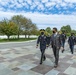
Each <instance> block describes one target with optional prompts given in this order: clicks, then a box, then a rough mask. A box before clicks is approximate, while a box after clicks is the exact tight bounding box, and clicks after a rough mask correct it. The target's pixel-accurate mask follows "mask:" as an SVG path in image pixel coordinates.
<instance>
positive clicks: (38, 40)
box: [36, 36, 40, 46]
mask: <svg viewBox="0 0 76 75" xmlns="http://www.w3.org/2000/svg"><path fill="white" fill-rule="evenodd" d="M39 42H40V36H39V37H38V39H37V45H36V46H38V45H39Z"/></svg>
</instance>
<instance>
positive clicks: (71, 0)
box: [64, 0, 76, 3]
mask: <svg viewBox="0 0 76 75" xmlns="http://www.w3.org/2000/svg"><path fill="white" fill-rule="evenodd" d="M64 1H65V2H70V3H76V0H64Z"/></svg>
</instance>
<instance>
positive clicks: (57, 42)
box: [51, 28, 63, 68]
mask: <svg viewBox="0 0 76 75" xmlns="http://www.w3.org/2000/svg"><path fill="white" fill-rule="evenodd" d="M51 45H52V49H53V53H54V57H55V65H54V67H55V68H56V67H57V66H58V60H59V50H60V48H62V49H63V45H62V40H61V36H60V34H59V33H58V32H57V28H53V34H52V36H51Z"/></svg>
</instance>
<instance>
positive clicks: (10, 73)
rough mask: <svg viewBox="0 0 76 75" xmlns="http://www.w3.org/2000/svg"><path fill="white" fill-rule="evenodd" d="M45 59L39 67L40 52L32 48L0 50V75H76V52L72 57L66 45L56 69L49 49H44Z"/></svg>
mask: <svg viewBox="0 0 76 75" xmlns="http://www.w3.org/2000/svg"><path fill="white" fill-rule="evenodd" d="M75 49H76V47H75ZM46 57H47V59H46V61H45V62H43V64H42V65H39V61H40V51H39V49H36V48H35V47H34V46H30V45H29V46H25V47H18V48H11V49H0V75H76V51H75V52H74V54H73V55H72V54H71V53H70V50H69V48H68V45H67V44H66V50H65V52H64V53H61V51H60V60H59V66H58V67H57V68H54V67H53V66H54V58H53V53H52V49H51V48H48V49H46Z"/></svg>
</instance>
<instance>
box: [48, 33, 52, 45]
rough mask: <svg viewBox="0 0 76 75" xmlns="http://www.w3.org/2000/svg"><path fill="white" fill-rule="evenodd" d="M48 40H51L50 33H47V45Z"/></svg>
mask: <svg viewBox="0 0 76 75" xmlns="http://www.w3.org/2000/svg"><path fill="white" fill-rule="evenodd" d="M50 41H51V36H50V34H48V35H47V45H48V46H49V45H50Z"/></svg>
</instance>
